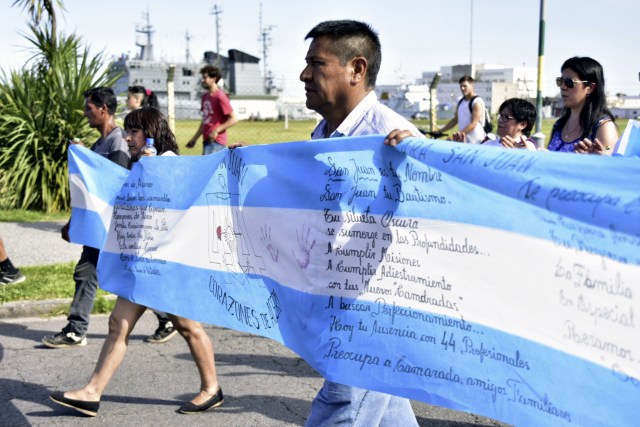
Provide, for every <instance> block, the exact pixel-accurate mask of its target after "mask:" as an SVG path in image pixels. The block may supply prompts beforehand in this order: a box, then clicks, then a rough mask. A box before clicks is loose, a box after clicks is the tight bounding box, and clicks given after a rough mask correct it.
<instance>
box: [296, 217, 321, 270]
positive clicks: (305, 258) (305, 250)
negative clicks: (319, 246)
mask: <svg viewBox="0 0 640 427" xmlns="http://www.w3.org/2000/svg"><path fill="white" fill-rule="evenodd" d="M310 233H311V229H310V228H309V227H306V233H305V227H304V226H303V227H302V231H301V232H298V230H296V237H297V241H298V254H296V253H295V252H294V251H291V254H292V255H293V258H294V259H295V260H296V261H297V262H298V266H300V268H301V269H303V270H306V268H307V267H308V266H309V262H310V261H311V250H312V249H313V247H314V246H315V245H316V241H315V240H313V241H312V242H311V243H309V234H310Z"/></svg>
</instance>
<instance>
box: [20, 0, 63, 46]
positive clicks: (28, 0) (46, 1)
mask: <svg viewBox="0 0 640 427" xmlns="http://www.w3.org/2000/svg"><path fill="white" fill-rule="evenodd" d="M55 4H57V5H58V7H59V8H60V9H62V10H64V5H63V4H62V0H55ZM11 6H18V7H19V8H22V10H26V11H28V13H29V15H31V19H32V21H33V22H34V24H35V25H40V23H41V22H42V17H43V15H44V14H45V13H46V14H47V15H49V19H48V21H49V24H51V39H52V40H53V45H55V44H56V41H57V40H56V38H57V37H56V36H57V34H58V28H57V21H56V10H55V6H54V1H51V0H15V1H14V2H13V4H12V5H11Z"/></svg>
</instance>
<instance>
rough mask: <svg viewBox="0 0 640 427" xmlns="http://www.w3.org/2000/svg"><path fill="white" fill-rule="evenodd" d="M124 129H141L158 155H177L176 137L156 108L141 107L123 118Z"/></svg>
mask: <svg viewBox="0 0 640 427" xmlns="http://www.w3.org/2000/svg"><path fill="white" fill-rule="evenodd" d="M124 128H125V129H142V131H143V132H144V136H145V137H146V138H153V140H154V143H153V146H154V147H156V150H158V155H160V154H162V153H165V152H167V151H173V152H174V153H176V154H179V148H178V143H177V142H176V137H175V135H174V134H173V132H171V129H169V124H168V123H167V121H166V120H165V118H164V116H163V115H162V113H161V112H160V110H158V109H156V108H153V107H142V108H139V109H137V110H135V111H132V112H130V113H129V114H127V116H126V117H125V118H124Z"/></svg>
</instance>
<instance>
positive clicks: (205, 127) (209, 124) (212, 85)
mask: <svg viewBox="0 0 640 427" xmlns="http://www.w3.org/2000/svg"><path fill="white" fill-rule="evenodd" d="M200 74H202V87H204V88H205V89H206V90H207V92H206V93H205V94H204V95H202V106H201V107H200V109H201V111H202V124H201V125H200V127H199V128H198V131H197V132H196V134H195V135H193V138H191V139H190V140H189V142H187V148H191V147H193V146H194V145H195V144H196V141H197V140H198V138H199V137H200V135H202V140H203V141H202V143H203V148H202V154H205V155H206V154H213V153H215V152H216V151H220V150H222V149H224V148H225V146H226V145H227V129H229V128H230V127H231V126H233V125H235V124H236V123H238V119H237V118H236V114H235V113H234V112H233V108H231V103H230V102H229V97H228V96H227V94H226V93H224V91H223V90H222V89H221V88H220V87H219V86H218V82H219V81H220V79H221V78H222V74H221V73H220V69H219V68H218V67H214V66H213V65H205V66H204V67H202V70H200Z"/></svg>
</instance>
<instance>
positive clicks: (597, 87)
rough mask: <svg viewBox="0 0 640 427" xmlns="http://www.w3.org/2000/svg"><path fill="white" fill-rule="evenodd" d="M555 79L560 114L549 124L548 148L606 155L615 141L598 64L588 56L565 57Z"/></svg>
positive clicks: (612, 121)
mask: <svg viewBox="0 0 640 427" xmlns="http://www.w3.org/2000/svg"><path fill="white" fill-rule="evenodd" d="M561 71H562V75H561V76H560V77H558V78H557V79H556V84H557V85H558V87H559V88H560V95H561V96H562V101H563V102H564V112H563V114H562V117H560V118H559V119H558V121H557V122H556V123H555V124H554V125H553V130H552V132H551V140H550V141H549V146H548V147H547V148H548V149H549V151H564V152H575V153H580V154H609V153H610V152H611V151H610V148H611V147H613V146H614V144H615V143H616V141H617V140H618V128H617V127H616V125H615V123H614V120H615V118H614V117H613V114H611V111H609V109H608V108H607V105H606V97H605V92H604V71H603V70H602V65H600V63H598V61H596V60H595V59H592V58H589V57H578V56H575V57H573V58H569V59H567V60H566V61H565V62H564V64H562V67H561Z"/></svg>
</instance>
